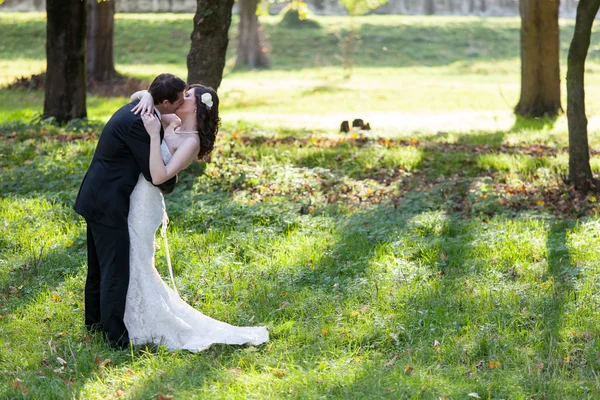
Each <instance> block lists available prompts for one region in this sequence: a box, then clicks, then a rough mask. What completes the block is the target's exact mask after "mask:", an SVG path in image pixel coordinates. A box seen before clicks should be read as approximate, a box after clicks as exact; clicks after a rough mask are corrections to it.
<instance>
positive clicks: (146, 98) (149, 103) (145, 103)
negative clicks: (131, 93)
mask: <svg viewBox="0 0 600 400" xmlns="http://www.w3.org/2000/svg"><path fill="white" fill-rule="evenodd" d="M137 93H140V94H141V96H140V97H139V99H140V102H139V103H137V104H136V105H135V106H134V107H133V108H132V109H131V112H133V113H134V114H138V113H139V114H141V115H147V114H153V113H154V99H153V98H152V95H151V94H150V92H148V91H141V92H137Z"/></svg>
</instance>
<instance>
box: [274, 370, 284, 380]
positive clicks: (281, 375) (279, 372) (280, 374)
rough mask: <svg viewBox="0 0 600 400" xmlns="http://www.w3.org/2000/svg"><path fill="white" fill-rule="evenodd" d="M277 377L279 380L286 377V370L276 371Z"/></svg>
mask: <svg viewBox="0 0 600 400" xmlns="http://www.w3.org/2000/svg"><path fill="white" fill-rule="evenodd" d="M275 376H276V377H278V378H283V377H284V376H285V370H284V369H277V370H275Z"/></svg>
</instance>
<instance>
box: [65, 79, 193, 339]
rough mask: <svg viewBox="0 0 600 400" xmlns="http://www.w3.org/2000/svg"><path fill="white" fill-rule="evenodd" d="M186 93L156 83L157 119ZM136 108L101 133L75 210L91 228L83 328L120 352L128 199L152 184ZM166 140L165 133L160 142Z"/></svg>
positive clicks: (169, 186)
mask: <svg viewBox="0 0 600 400" xmlns="http://www.w3.org/2000/svg"><path fill="white" fill-rule="evenodd" d="M184 89H185V82H184V81H182V80H181V79H179V78H177V77H176V76H174V75H171V74H161V75H158V76H157V77H156V78H155V79H154V81H153V82H152V84H151V85H150V87H149V88H148V91H149V92H150V94H152V97H153V98H154V104H155V112H156V114H157V116H158V117H159V118H160V116H161V114H173V113H174V112H175V110H177V109H178V108H179V107H180V106H181V104H183V91H184ZM137 103H138V101H135V102H132V103H129V104H127V105H125V106H123V107H121V108H120V109H119V110H118V111H117V112H116V113H114V114H113V116H112V117H111V119H110V120H109V121H108V123H107V124H106V126H105V127H104V129H103V130H102V134H101V135H100V138H99V139H98V145H97V147H96V151H95V153H94V158H93V159H92V162H91V164H90V167H89V169H88V171H87V173H86V175H85V177H84V178H83V182H82V183H81V187H80V188H79V194H78V195H77V200H76V201H75V207H74V209H75V211H76V212H77V213H78V214H79V215H81V216H82V217H84V218H85V221H86V223H87V251H88V274H87V280H86V283H85V326H86V328H87V329H88V331H103V332H104V335H105V339H106V341H107V342H108V344H109V346H111V347H118V348H126V347H128V346H129V335H128V333H127V328H126V327H125V323H124V322H123V317H124V314H125V300H126V298H127V287H128V285H129V231H128V228H127V217H128V214H129V196H130V195H131V192H132V191H133V188H134V187H135V185H136V183H137V181H138V177H139V175H140V173H142V174H143V175H144V178H146V179H147V180H148V181H149V182H152V176H151V175H150V136H149V135H148V133H147V132H146V129H145V128H144V124H143V122H142V120H141V116H140V115H137V114H134V113H132V112H131V109H132V108H133V107H134V106H135V105H136V104H137ZM163 135H164V132H163V130H162V127H161V130H160V138H161V140H162V138H163ZM176 181H177V177H176V176H175V177H173V178H172V179H170V180H169V181H167V182H165V183H163V184H162V185H159V188H160V189H161V191H163V193H170V192H171V191H172V190H173V188H174V186H175V182H176Z"/></svg>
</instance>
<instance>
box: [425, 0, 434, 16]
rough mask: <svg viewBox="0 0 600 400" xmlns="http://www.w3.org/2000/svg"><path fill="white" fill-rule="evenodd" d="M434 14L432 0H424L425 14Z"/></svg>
mask: <svg viewBox="0 0 600 400" xmlns="http://www.w3.org/2000/svg"><path fill="white" fill-rule="evenodd" d="M433 14H435V3H434V0H425V15H433Z"/></svg>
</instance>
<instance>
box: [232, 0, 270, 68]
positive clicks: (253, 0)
mask: <svg viewBox="0 0 600 400" xmlns="http://www.w3.org/2000/svg"><path fill="white" fill-rule="evenodd" d="M259 2H260V0H240V23H239V28H238V31H239V43H238V52H237V60H236V65H237V66H248V67H250V68H266V67H269V66H270V62H269V57H268V55H267V54H268V52H267V47H266V45H265V40H264V34H263V31H262V27H261V26H260V23H259V21H258V15H257V9H258V3H259Z"/></svg>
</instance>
